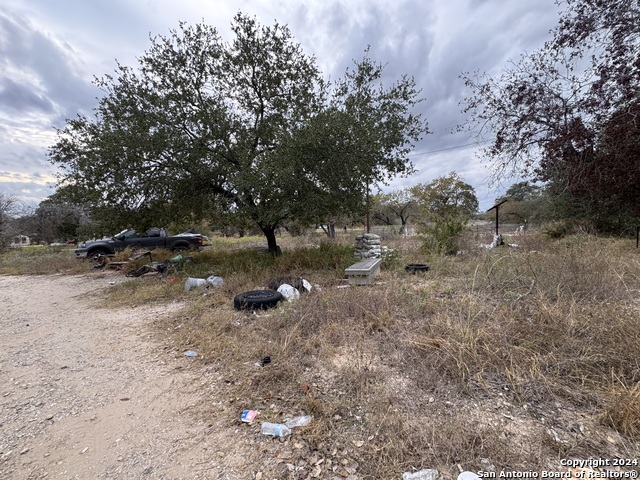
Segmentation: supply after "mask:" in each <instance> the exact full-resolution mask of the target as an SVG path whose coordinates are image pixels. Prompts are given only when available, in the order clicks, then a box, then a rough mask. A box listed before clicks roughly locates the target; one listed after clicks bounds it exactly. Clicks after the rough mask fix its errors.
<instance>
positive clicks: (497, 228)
mask: <svg viewBox="0 0 640 480" xmlns="http://www.w3.org/2000/svg"><path fill="white" fill-rule="evenodd" d="M506 201H507V200H503V201H501V202H500V203H496V204H495V205H494V206H493V207H491V208H490V209H489V210H487V212H490V211H491V210H493V209H494V208H495V209H496V235H498V234H499V233H500V232H499V223H498V211H499V210H500V205H502V204H503V203H505V202H506Z"/></svg>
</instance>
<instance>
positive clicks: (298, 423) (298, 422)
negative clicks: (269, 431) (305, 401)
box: [284, 415, 313, 428]
mask: <svg viewBox="0 0 640 480" xmlns="http://www.w3.org/2000/svg"><path fill="white" fill-rule="evenodd" d="M311 420H313V417H312V416H311V415H302V416H301V417H295V418H285V419H284V424H285V425H286V426H287V427H289V428H295V427H304V426H306V425H309V422H311Z"/></svg>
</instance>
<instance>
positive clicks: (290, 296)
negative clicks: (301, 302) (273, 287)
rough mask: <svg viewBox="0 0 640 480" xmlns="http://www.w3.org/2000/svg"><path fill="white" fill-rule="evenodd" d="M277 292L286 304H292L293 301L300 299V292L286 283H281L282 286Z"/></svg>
mask: <svg viewBox="0 0 640 480" xmlns="http://www.w3.org/2000/svg"><path fill="white" fill-rule="evenodd" d="M278 291H279V292H280V293H281V294H282V296H283V297H284V298H285V300H287V301H288V302H293V301H294V300H297V299H298V298H300V292H299V291H298V290H297V289H295V288H293V287H292V286H291V285H289V284H288V283H283V284H282V285H280V287H279V288H278Z"/></svg>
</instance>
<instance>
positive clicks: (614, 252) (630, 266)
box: [170, 236, 640, 479]
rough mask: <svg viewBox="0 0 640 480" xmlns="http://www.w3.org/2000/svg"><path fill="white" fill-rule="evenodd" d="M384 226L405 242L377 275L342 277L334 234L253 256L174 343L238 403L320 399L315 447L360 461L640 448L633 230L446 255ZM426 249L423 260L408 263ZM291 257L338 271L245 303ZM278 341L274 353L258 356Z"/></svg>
mask: <svg viewBox="0 0 640 480" xmlns="http://www.w3.org/2000/svg"><path fill="white" fill-rule="evenodd" d="M386 243H387V244H388V245H390V246H394V247H404V248H403V253H404V256H403V257H402V261H401V262H400V265H398V266H395V267H394V268H391V269H388V268H387V269H383V272H382V274H381V276H380V277H379V280H380V281H379V282H378V284H377V285H375V286H372V287H361V288H344V289H342V288H336V287H337V286H339V284H340V283H341V281H340V278H341V277H342V269H343V268H344V263H341V261H337V260H331V261H328V260H327V258H332V257H331V255H336V252H335V251H334V252H333V253H332V254H329V252H330V251H331V250H330V249H327V248H326V247H325V250H324V251H323V252H322V254H317V255H315V256H314V254H313V253H310V252H312V251H318V249H315V250H314V249H293V250H290V251H289V252H288V253H286V254H285V256H283V257H281V259H271V260H270V261H265V262H267V264H260V263H256V262H254V263H251V264H250V265H253V267H246V268H249V272H248V273H247V274H246V275H245V274H240V273H230V274H229V275H228V276H227V277H226V280H227V281H226V283H225V285H224V286H223V287H222V288H221V289H216V290H209V291H208V293H207V295H206V296H201V294H198V296H197V298H196V300H195V301H194V303H193V304H192V306H191V307H190V309H189V310H188V312H187V313H185V315H184V316H182V317H181V319H179V320H178V319H176V320H174V324H173V325H172V326H171V327H170V328H171V330H172V331H173V332H174V335H173V342H175V345H176V346H177V348H185V349H186V348H192V347H196V348H197V349H198V350H199V351H200V352H201V353H202V356H203V358H204V359H205V361H206V362H207V363H209V364H210V365H211V366H212V368H213V369H214V370H215V371H217V372H222V373H221V374H222V375H223V376H224V378H225V384H224V389H223V391H224V394H225V396H226V397H227V398H228V399H229V401H230V402H231V404H232V405H233V406H235V407H236V409H237V411H238V412H239V411H241V410H242V409H245V408H251V409H258V410H260V411H261V412H262V414H261V417H262V419H263V420H282V418H284V417H285V416H291V415H296V414H299V413H302V412H305V413H309V414H312V415H314V421H313V423H312V425H311V426H309V427H306V428H304V429H301V430H300V431H299V432H296V440H295V441H296V442H302V444H303V445H304V448H303V449H302V450H301V451H300V455H301V456H303V453H304V455H309V452H315V453H316V454H317V455H321V456H324V457H325V458H327V459H329V460H331V459H333V461H334V462H336V461H341V459H342V460H345V459H346V460H345V461H346V463H347V464H348V465H352V464H354V465H355V464H357V473H358V474H359V475H360V476H361V477H362V478H371V479H374V478H375V479H380V478H399V477H400V475H401V473H402V472H404V471H410V470H413V469H421V468H427V467H435V468H438V469H440V470H441V471H442V472H443V473H444V474H445V476H447V477H449V478H451V477H453V476H455V474H456V472H457V465H458V464H460V465H461V466H462V467H463V468H465V469H469V470H479V469H482V468H484V467H483V466H485V467H486V465H487V464H488V463H489V464H492V465H494V466H495V467H496V468H497V469H498V470H501V469H505V470H513V469H534V470H535V469H541V468H545V467H546V468H552V469H555V470H557V469H558V468H559V464H558V458H566V457H573V456H575V457H577V458H588V457H590V456H593V457H595V456H599V457H607V456H609V457H613V456H615V455H626V456H629V455H635V457H638V455H640V449H639V448H638V443H637V434H638V425H639V424H638V420H637V419H638V418H639V415H638V413H639V412H638V405H640V401H639V400H638V387H637V385H638V382H639V381H640V361H639V360H638V359H639V358H640V344H638V341H637V339H638V338H640V322H638V318H639V317H640V315H639V313H640V312H639V307H638V295H639V292H640V268H639V267H640V255H639V253H638V252H637V251H636V250H635V249H634V248H633V246H632V245H631V243H630V242H624V241H614V240H599V239H595V238H590V237H573V238H571V239H568V240H565V241H562V242H553V243H551V242H548V241H545V240H543V239H541V238H538V237H535V236H529V237H526V238H520V239H519V243H520V245H521V246H520V247H519V248H517V249H509V248H502V249H496V250H492V251H485V250H476V251H475V252H474V253H473V254H467V255H465V256H463V257H449V258H447V257H433V258H426V257H425V256H424V255H423V254H421V252H420V250H419V247H418V245H419V244H418V243H416V242H415V241H412V240H408V241H405V239H396V240H395V244H394V241H393V240H387V242H386ZM234 255H239V254H238V253H237V252H236V253H235V254H234ZM243 255H246V253H244V254H243ZM337 256H338V257H340V255H337ZM242 258H244V257H243V256H242V255H240V257H239V258H237V259H236V260H234V261H235V262H240V264H242V265H245V266H246V265H249V264H245V263H242V261H243V260H242ZM215 259H218V260H215ZM214 260H215V261H219V262H221V263H218V265H221V266H222V265H227V266H229V268H231V266H230V263H229V262H230V261H229V260H227V261H222V260H220V259H219V258H218V257H215V256H213V257H211V258H210V259H209V260H208V261H212V262H213V261H214ZM271 261H272V262H273V263H269V262H271ZM425 261H427V262H428V263H430V264H431V265H432V270H431V271H430V272H429V273H428V274H426V275H415V276H414V275H407V274H405V273H404V272H403V271H402V264H404V263H413V262H425ZM211 265H213V264H211ZM256 265H258V266H256ZM234 268H235V267H234ZM214 270H216V268H214ZM217 270H220V268H217ZM229 272H231V270H229ZM285 273H292V274H297V275H303V276H304V277H305V278H307V279H308V280H310V281H311V282H312V283H319V284H320V285H322V287H323V288H322V290H320V291H316V292H313V293H312V294H310V295H305V296H303V298H302V299H301V300H300V301H299V302H297V303H295V304H287V305H284V306H282V307H281V308H279V309H277V310H274V311H270V312H268V313H266V314H262V315H260V316H256V315H252V314H246V313H240V312H236V311H234V310H233V309H232V307H231V299H232V297H233V295H234V294H236V293H238V292H240V291H243V290H248V289H253V288H258V287H260V286H264V285H266V283H267V282H268V279H269V278H270V277H271V276H274V275H279V274H285ZM188 295H189V294H188ZM191 298H193V297H191ZM266 355H269V356H270V357H271V359H272V363H271V364H269V365H268V366H266V367H264V368H259V367H256V366H255V363H256V362H258V361H259V360H260V359H261V358H262V357H264V356H266ZM299 445H300V444H299ZM487 462H488V463H487ZM343 463H344V462H343ZM330 465H331V463H330ZM333 465H335V463H333ZM301 468H302V467H301ZM327 471H331V470H330V469H328V470H327ZM265 473H266V474H273V475H283V472H282V471H280V470H278V469H277V466H272V470H268V469H267V470H265ZM347 473H348V471H347ZM291 478H294V477H291ZM300 478H303V477H300Z"/></svg>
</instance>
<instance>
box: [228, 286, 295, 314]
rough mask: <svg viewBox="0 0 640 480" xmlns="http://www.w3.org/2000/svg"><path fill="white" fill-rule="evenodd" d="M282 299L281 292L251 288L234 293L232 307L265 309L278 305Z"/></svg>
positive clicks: (238, 308)
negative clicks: (248, 290) (247, 290)
mask: <svg viewBox="0 0 640 480" xmlns="http://www.w3.org/2000/svg"><path fill="white" fill-rule="evenodd" d="M282 299H283V297H282V294H281V293H280V292H276V291H274V290H251V291H250V292H244V293H240V294H238V295H236V296H235V298H234V299H233V308H235V309H236V310H266V309H267V308H273V307H275V306H276V305H278V302H280V301H281V300H282Z"/></svg>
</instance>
